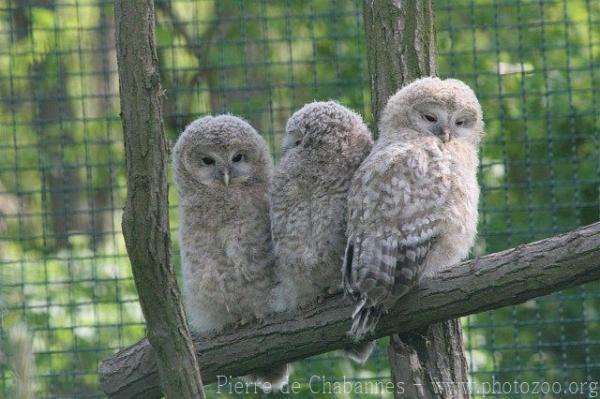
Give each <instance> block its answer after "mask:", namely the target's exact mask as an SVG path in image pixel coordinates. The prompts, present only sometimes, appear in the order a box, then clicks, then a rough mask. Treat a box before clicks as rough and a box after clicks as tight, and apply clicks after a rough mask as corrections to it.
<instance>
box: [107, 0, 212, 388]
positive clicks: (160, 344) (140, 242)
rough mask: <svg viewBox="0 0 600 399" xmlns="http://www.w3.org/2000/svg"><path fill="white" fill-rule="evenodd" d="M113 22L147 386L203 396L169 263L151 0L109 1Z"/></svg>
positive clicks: (127, 216) (126, 218)
mask: <svg viewBox="0 0 600 399" xmlns="http://www.w3.org/2000/svg"><path fill="white" fill-rule="evenodd" d="M115 22H116V41H117V61H118V67H119V68H118V69H119V89H120V98H121V114H122V121H123V137H124V141H125V152H126V161H127V203H126V205H125V210H124V212H123V223H122V225H123V236H124V237H125V244H126V245H127V253H128V254H129V259H130V260H131V268H132V270H133V276H134V280H135V286H136V288H137V291H138V294H139V298H140V304H141V307H142V311H143V313H144V317H145V318H146V323H147V326H148V339H149V341H150V343H151V344H152V348H153V353H154V354H157V356H156V357H157V358H158V367H156V365H155V370H156V369H158V375H155V380H154V381H153V383H154V384H158V385H160V383H161V381H162V385H163V389H164V392H165V394H166V396H167V397H169V398H183V399H188V398H190V399H191V398H203V397H204V393H203V388H202V380H201V378H200V371H199V368H198V363H197V360H196V356H194V347H193V345H192V342H191V338H190V333H189V330H188V327H187V323H186V320H185V315H184V313H183V308H182V306H181V303H180V299H179V297H180V295H179V289H178V288H177V280H176V278H175V272H174V270H173V264H172V262H171V240H170V237H169V213H168V210H169V202H168V198H167V193H168V187H167V177H166V171H167V159H168V151H167V143H166V140H165V136H164V132H163V122H162V115H161V97H162V88H161V84H160V75H159V72H158V59H157V55H156V45H155V39H154V5H153V0H115ZM153 359H154V355H153ZM159 377H160V378H159ZM150 385H151V384H149V386H150Z"/></svg>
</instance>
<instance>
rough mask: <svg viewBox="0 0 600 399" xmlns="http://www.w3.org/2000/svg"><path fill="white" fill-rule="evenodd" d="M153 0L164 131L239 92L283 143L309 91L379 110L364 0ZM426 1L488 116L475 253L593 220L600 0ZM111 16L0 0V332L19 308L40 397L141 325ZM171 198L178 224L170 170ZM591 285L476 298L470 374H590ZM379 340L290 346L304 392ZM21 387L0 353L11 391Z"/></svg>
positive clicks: (81, 379)
mask: <svg viewBox="0 0 600 399" xmlns="http://www.w3.org/2000/svg"><path fill="white" fill-rule="evenodd" d="M155 3H156V6H157V20H158V23H157V29H156V36H157V42H158V50H159V59H160V63H161V74H162V83H163V86H164V88H165V99H164V116H165V127H166V131H167V134H168V137H169V138H170V139H171V140H175V139H176V137H177V135H178V133H179V132H181V131H182V130H183V128H184V127H185V125H186V124H187V123H189V122H190V121H191V120H192V119H194V118H195V117H197V116H200V115H202V114H206V113H220V112H230V113H234V114H238V115H241V116H243V117H244V118H246V119H248V120H249V121H250V122H251V123H252V124H253V125H254V126H256V127H257V129H258V130H259V131H260V132H261V133H262V134H263V135H264V136H265V137H266V138H267V140H268V142H269V143H270V145H271V147H272V149H273V153H274V155H275V157H276V158H277V156H278V150H277V149H278V146H279V140H280V138H281V133H282V131H283V129H284V126H285V122H286V120H287V118H288V117H289V115H290V114H291V113H292V112H293V111H294V110H295V109H296V108H298V107H300V106H301V105H302V104H304V103H305V102H308V101H312V100H314V99H328V98H333V99H337V100H339V101H341V102H342V103H343V104H345V105H347V106H350V107H352V108H354V109H356V110H357V111H359V112H361V113H362V114H363V115H365V116H366V119H367V120H369V121H370V123H373V121H372V116H371V112H370V109H369V87H368V73H367V63H366V59H365V57H366V50H365V44H364V38H363V29H362V23H363V21H362V15H361V7H362V2H361V1H359V0H352V1H347V2H339V1H334V0H313V1H300V0H286V1H271V0H260V1H252V2H250V1H245V0H228V1H213V0H197V1H196V0H171V1H165V0H160V1H159V0H157V1H156V2H155ZM435 6H436V11H437V12H436V17H437V23H438V44H439V45H438V47H439V52H440V55H439V69H440V74H441V75H442V76H452V77H457V78H460V79H463V80H465V81H466V82H468V83H469V84H471V85H472V86H473V87H474V88H475V90H476V92H477V94H478V96H479V97H480V99H481V102H482V105H483V108H484V113H485V119H486V137H485V141H484V145H483V149H482V155H481V173H480V181H481V184H482V198H481V203H480V208H481V223H480V239H479V241H478V244H477V248H476V250H475V254H481V253H487V252H494V251H498V250H502V249H505V248H509V247H512V246H515V245H518V244H521V243H524V242H528V241H532V240H535V239H539V238H543V237H547V236H551V235H554V234H557V233H559V232H562V231H567V230H570V229H572V228H575V227H577V226H580V225H583V224H587V223H591V222H593V221H595V220H598V218H599V209H600V206H599V205H600V204H599V193H600V191H599V179H600V177H599V175H600V165H599V162H600V161H599V154H600V137H599V133H598V132H599V131H600V120H599V118H598V109H599V101H598V96H599V94H598V77H599V72H598V65H599V63H600V31H599V30H598V29H596V27H597V16H598V15H600V3H599V2H597V1H593V0H573V1H568V2H567V1H550V0H544V1H530V0H481V1H477V2H475V1H473V0H457V1H454V0H436V1H435ZM113 35H114V28H113V22H112V2H111V1H109V0H73V1H68V2H62V1H56V0H28V1H22V2H21V1H17V0H0V183H1V184H0V234H1V236H0V278H1V280H0V288H2V289H1V290H0V302H1V303H2V304H4V306H5V308H4V309H5V310H4V311H3V313H2V319H1V320H2V325H1V327H2V329H0V338H2V337H3V334H2V331H3V330H4V329H5V328H7V327H9V326H11V325H14V324H15V323H18V322H20V321H24V322H26V323H27V324H28V325H29V326H30V328H31V329H32V330H33V331H34V332H35V334H34V336H35V342H34V349H35V352H36V362H37V372H38V384H37V385H38V396H39V397H82V396H98V395H99V392H98V390H97V376H96V368H97V365H98V363H99V361H100V360H101V359H103V358H106V357H108V356H110V354H111V353H113V352H114V351H116V350H117V349H119V348H122V347H124V346H127V345H129V344H131V343H133V342H135V341H136V340H137V339H139V338H141V337H142V336H143V335H144V326H143V318H142V315H141V312H140V309H139V305H138V303H137V296H136V292H135V287H134V284H133V281H132V277H131V272H130V269H129V264H128V260H127V256H126V251H125V247H124V244H123V241H122V238H121V234H120V216H121V212H120V209H121V207H122V205H123V199H124V190H125V184H126V182H125V175H124V168H123V166H124V153H123V149H122V141H121V127H120V121H119V116H118V112H119V111H118V109H119V102H118V79H117V76H116V61H115V54H114V37H113ZM8 199H10V203H11V204H12V205H11V207H4V208H3V207H2V204H3V201H4V203H8ZM170 200H171V204H173V205H172V209H171V211H172V212H171V216H172V217H171V221H172V226H171V227H172V230H173V231H175V229H176V228H177V220H178V219H177V212H176V206H175V205H174V204H176V203H177V198H176V195H175V193H174V192H173V190H171V192H170ZM6 209H9V211H6ZM4 224H6V225H7V227H8V229H7V231H6V232H2V226H3V225H4ZM174 258H175V262H176V264H178V262H179V258H178V248H177V243H176V242H175V243H174ZM599 293H600V287H598V284H591V285H588V286H585V287H580V288H578V289H574V290H569V291H567V292H563V293H561V294H558V295H553V296H550V297H547V298H541V299H538V300H536V301H531V302H529V303H527V304H525V305H522V306H517V307H511V308H507V309H502V310H499V311H494V312H489V313H485V314H480V315H475V316H471V317H468V318H465V319H464V320H463V324H464V326H465V337H466V341H467V348H468V358H469V361H470V364H471V370H472V375H473V377H474V380H475V381H476V382H478V383H483V382H489V381H492V378H495V380H502V381H513V380H517V381H529V382H535V381H549V382H554V381H559V382H562V383H565V382H570V381H577V382H584V381H587V380H590V379H592V378H593V376H594V375H596V376H597V374H598V369H599V366H598V365H599V364H600V358H599V357H600V355H599V354H600V351H599V350H598V349H599V348H598V345H599V343H598V337H599V336H600V318H599V316H598V311H597V309H596V308H597V306H596V305H597V300H598V294H599ZM384 341H385V340H382V342H380V345H379V348H378V350H377V352H376V354H375V356H373V358H372V359H371V360H370V361H369V362H368V364H366V365H365V366H356V365H354V364H352V363H351V362H349V361H348V360H347V359H345V358H343V357H342V356H341V355H340V354H336V353H332V354H325V355H321V356H317V357H314V358H311V359H306V360H305V361H302V362H297V363H296V364H295V365H294V374H293V378H292V379H293V381H297V382H298V383H299V384H300V390H301V392H302V395H300V397H315V398H321V397H327V396H328V395H326V394H324V393H323V392H322V391H321V392H320V393H319V392H317V393H311V384H310V383H311V380H310V378H311V376H315V378H316V380H315V379H313V383H315V384H316V387H323V385H322V382H323V381H322V380H323V379H325V380H327V381H329V382H332V381H334V380H336V381H340V380H341V379H342V378H343V376H346V378H348V379H352V381H355V382H356V381H373V380H377V381H387V379H388V376H389V366H388V364H387V356H386V353H385V346H386V343H385V342H384ZM312 388H315V385H314V384H313V386H312ZM12 389H13V387H12V385H11V383H10V374H9V372H8V371H7V370H6V369H5V368H3V366H2V365H0V397H7V398H8V397H11V395H12ZM216 389H217V387H216V386H214V385H213V386H211V387H209V392H210V394H209V395H210V396H214V394H215V392H216V391H215V390H216ZM221 396H222V397H233V396H236V395H233V394H231V395H229V394H223V395H221ZM242 396H244V397H256V396H260V395H253V394H249V395H242ZM280 396H283V395H280ZM338 396H340V397H355V396H356V395H354V396H353V395H343V394H340V395H338ZM515 396H518V395H515ZM361 397H369V396H361ZM371 397H391V395H390V394H374V395H372V396H371Z"/></svg>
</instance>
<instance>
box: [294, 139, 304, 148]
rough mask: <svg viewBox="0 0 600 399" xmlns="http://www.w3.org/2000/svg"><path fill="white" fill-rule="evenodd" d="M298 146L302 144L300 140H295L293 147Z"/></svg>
mask: <svg viewBox="0 0 600 399" xmlns="http://www.w3.org/2000/svg"><path fill="white" fill-rule="evenodd" d="M300 144H302V140H296V141H295V142H294V145H295V146H296V147H297V146H299V145H300Z"/></svg>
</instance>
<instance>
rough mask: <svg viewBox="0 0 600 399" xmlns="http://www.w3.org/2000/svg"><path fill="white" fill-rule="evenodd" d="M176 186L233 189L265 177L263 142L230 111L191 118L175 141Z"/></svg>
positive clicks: (245, 123)
mask: <svg viewBox="0 0 600 399" xmlns="http://www.w3.org/2000/svg"><path fill="white" fill-rule="evenodd" d="M174 153H175V177H176V179H177V181H178V186H186V185H192V186H197V185H202V186H205V187H210V188H214V189H221V190H227V189H235V188H236V187H240V186H247V185H250V184H252V183H254V182H257V181H261V182H262V181H263V180H265V179H267V178H268V170H269V162H270V161H269V160H270V157H269V154H268V149H267V147H266V143H265V142H264V140H263V139H262V137H260V136H259V134H258V133H257V132H256V131H255V130H254V129H253V128H252V127H251V126H250V125H249V124H248V123H247V122H245V121H243V120H242V119H239V118H237V117H234V116H230V115H221V116H217V117H210V116H209V117H204V118H200V119H198V120H196V121H194V122H192V123H191V124H190V125H189V126H188V127H187V128H186V130H185V131H184V132H183V134H182V135H181V136H180V138H179V140H178V141H177V144H176V145H175V151H174Z"/></svg>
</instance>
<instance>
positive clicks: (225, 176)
mask: <svg viewBox="0 0 600 399" xmlns="http://www.w3.org/2000/svg"><path fill="white" fill-rule="evenodd" d="M223 184H225V187H228V186H229V171H228V170H225V171H224V172H223Z"/></svg>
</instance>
